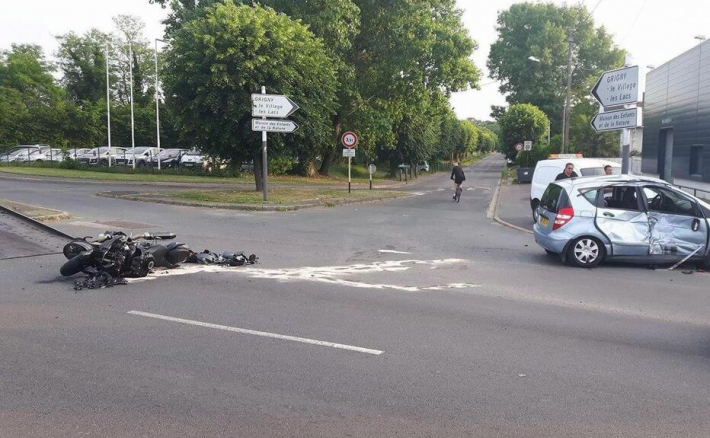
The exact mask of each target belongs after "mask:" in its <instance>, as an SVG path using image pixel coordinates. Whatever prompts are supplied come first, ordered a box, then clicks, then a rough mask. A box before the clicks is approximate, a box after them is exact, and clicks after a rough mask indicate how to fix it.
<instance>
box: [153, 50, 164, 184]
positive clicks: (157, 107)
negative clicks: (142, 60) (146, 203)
mask: <svg viewBox="0 0 710 438" xmlns="http://www.w3.org/2000/svg"><path fill="white" fill-rule="evenodd" d="M158 41H160V42H161V43H162V42H164V41H163V40H161V39H159V38H156V39H155V138H156V145H157V147H158V170H160V105H159V93H158Z"/></svg>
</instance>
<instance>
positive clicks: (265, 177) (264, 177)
mask: <svg viewBox="0 0 710 438" xmlns="http://www.w3.org/2000/svg"><path fill="white" fill-rule="evenodd" d="M261 94H266V87H264V86H262V87H261ZM264 119H266V117H264ZM266 155H267V154H266V131H262V132H261V188H262V190H263V191H264V202H266V201H268V200H269V188H268V186H267V184H268V181H269V166H268V163H267V162H266V159H267V156H266Z"/></svg>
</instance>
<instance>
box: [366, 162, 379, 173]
mask: <svg viewBox="0 0 710 438" xmlns="http://www.w3.org/2000/svg"><path fill="white" fill-rule="evenodd" d="M367 170H369V171H370V173H376V172H377V166H375V165H374V164H370V165H369V166H367Z"/></svg>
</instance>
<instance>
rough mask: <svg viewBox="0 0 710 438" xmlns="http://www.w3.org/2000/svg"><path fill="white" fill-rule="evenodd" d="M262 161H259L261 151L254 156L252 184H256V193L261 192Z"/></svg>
mask: <svg viewBox="0 0 710 438" xmlns="http://www.w3.org/2000/svg"><path fill="white" fill-rule="evenodd" d="M262 163H263V162H262V160H261V150H259V152H257V153H255V154H254V183H255V184H256V191H257V192H258V191H259V190H262V185H261V183H262V177H261V174H262V166H263V164H262Z"/></svg>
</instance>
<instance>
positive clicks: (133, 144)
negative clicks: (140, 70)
mask: <svg viewBox="0 0 710 438" xmlns="http://www.w3.org/2000/svg"><path fill="white" fill-rule="evenodd" d="M128 66H129V72H130V73H129V74H130V76H129V78H130V81H129V82H130V87H131V155H132V156H133V169H135V168H136V130H135V122H134V119H133V45H132V44H131V43H129V44H128ZM108 155H109V160H110V159H111V158H110V157H111V149H109V151H108Z"/></svg>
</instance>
